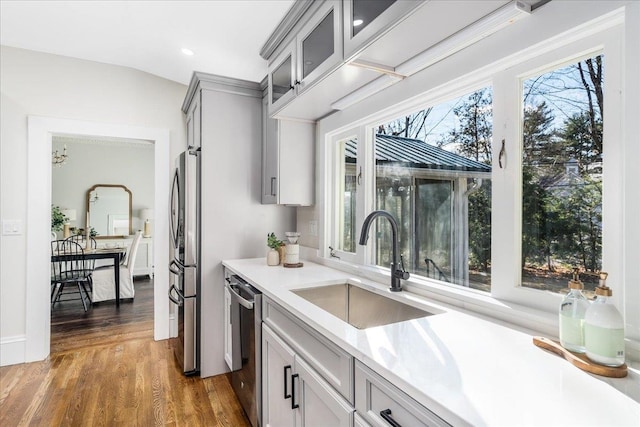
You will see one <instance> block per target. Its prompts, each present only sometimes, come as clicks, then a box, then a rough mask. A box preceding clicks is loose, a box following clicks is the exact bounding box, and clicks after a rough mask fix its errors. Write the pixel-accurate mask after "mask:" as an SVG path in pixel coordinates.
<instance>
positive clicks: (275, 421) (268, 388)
mask: <svg viewBox="0 0 640 427" xmlns="http://www.w3.org/2000/svg"><path fill="white" fill-rule="evenodd" d="M294 356H295V353H294V352H293V350H292V349H291V347H289V346H288V345H287V344H286V343H285V342H284V341H283V340H282V339H281V338H280V337H278V336H277V335H276V334H275V333H274V332H273V331H272V330H271V329H270V328H269V327H268V326H267V325H263V326H262V424H263V425H264V426H266V427H268V426H273V427H287V426H294V425H295V421H296V419H295V413H294V412H293V411H294V410H293V409H292V403H291V391H292V390H291V376H292V375H293V364H294Z"/></svg>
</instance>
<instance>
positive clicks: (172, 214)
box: [169, 169, 180, 248]
mask: <svg viewBox="0 0 640 427" xmlns="http://www.w3.org/2000/svg"><path fill="white" fill-rule="evenodd" d="M178 175H179V174H178V170H177V169H176V173H175V174H174V175H173V184H172V185H171V197H170V198H169V223H170V226H171V241H172V243H173V247H174V248H177V247H178V228H177V224H176V215H178V212H175V211H174V210H173V207H174V206H175V198H176V196H177V194H176V193H177V192H178V191H179V188H180V186H179V184H180V182H179V180H180V178H179V176H178ZM178 209H179V208H178Z"/></svg>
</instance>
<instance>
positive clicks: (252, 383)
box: [225, 275, 262, 427]
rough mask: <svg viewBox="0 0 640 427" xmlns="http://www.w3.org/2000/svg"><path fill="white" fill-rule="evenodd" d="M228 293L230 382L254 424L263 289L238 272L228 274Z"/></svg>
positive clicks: (258, 390) (258, 396) (258, 394)
mask: <svg viewBox="0 0 640 427" xmlns="http://www.w3.org/2000/svg"><path fill="white" fill-rule="evenodd" d="M226 280H227V283H225V286H226V287H227V289H228V290H229V293H230V294H231V313H230V314H231V328H232V329H231V330H232V333H231V341H232V355H231V357H232V359H233V367H232V371H231V386H232V387H233V390H234V391H235V393H236V395H237V396H238V400H239V401H240V404H241V405H242V408H243V409H244V412H245V413H246V414H247V417H248V418H249V420H250V421H251V425H252V426H253V427H258V426H260V425H261V418H262V417H261V415H262V382H261V375H262V293H260V291H259V290H257V289H256V288H254V287H253V286H251V285H250V284H248V283H247V282H245V281H244V280H243V279H242V278H240V277H239V276H236V275H233V276H231V277H228V278H227V279H226Z"/></svg>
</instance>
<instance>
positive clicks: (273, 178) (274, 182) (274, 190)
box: [271, 176, 278, 196]
mask: <svg viewBox="0 0 640 427" xmlns="http://www.w3.org/2000/svg"><path fill="white" fill-rule="evenodd" d="M277 181H278V179H277V178H276V177H275V176H272V177H271V195H272V196H275V195H276V183H277Z"/></svg>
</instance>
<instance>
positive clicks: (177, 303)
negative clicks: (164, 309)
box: [169, 285, 184, 306]
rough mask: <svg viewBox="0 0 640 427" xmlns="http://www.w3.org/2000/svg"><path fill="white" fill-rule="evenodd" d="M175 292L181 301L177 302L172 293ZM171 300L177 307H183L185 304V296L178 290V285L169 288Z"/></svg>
mask: <svg viewBox="0 0 640 427" xmlns="http://www.w3.org/2000/svg"><path fill="white" fill-rule="evenodd" d="M174 291H175V293H176V295H177V296H178V298H179V299H180V301H179V300H177V299H176V298H175V297H174V296H173V295H172V293H173V292H174ZM169 299H170V300H171V302H172V303H174V304H175V305H177V306H181V305H182V304H183V302H184V295H183V294H182V292H180V289H178V288H176V285H171V288H169Z"/></svg>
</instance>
